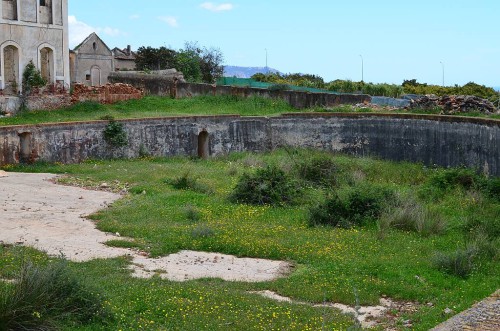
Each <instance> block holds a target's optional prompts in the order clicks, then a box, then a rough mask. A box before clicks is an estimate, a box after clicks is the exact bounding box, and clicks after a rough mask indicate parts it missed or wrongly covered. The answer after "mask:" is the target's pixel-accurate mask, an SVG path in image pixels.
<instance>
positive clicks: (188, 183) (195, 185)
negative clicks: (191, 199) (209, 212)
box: [166, 171, 212, 193]
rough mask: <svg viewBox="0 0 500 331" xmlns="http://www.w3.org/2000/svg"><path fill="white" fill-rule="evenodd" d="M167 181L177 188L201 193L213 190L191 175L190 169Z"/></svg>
mask: <svg viewBox="0 0 500 331" xmlns="http://www.w3.org/2000/svg"><path fill="white" fill-rule="evenodd" d="M166 182H167V183H168V184H170V185H172V187H173V188H175V189H176V190H191V191H195V192H199V193H210V192H211V191H212V190H211V189H210V188H209V187H208V186H206V185H204V184H201V183H199V182H198V179H197V178H196V177H193V176H191V174H190V172H189V171H186V172H185V173H184V174H182V176H179V177H176V178H173V179H167V180H166Z"/></svg>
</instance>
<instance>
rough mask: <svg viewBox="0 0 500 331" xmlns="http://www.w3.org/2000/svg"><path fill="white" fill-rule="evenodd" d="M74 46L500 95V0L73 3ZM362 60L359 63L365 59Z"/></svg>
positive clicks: (97, 0)
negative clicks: (182, 54)
mask: <svg viewBox="0 0 500 331" xmlns="http://www.w3.org/2000/svg"><path fill="white" fill-rule="evenodd" d="M69 15H70V46H72V47H73V46H75V45H76V44H78V43H79V42H80V41H82V40H83V39H84V38H85V37H86V36H87V35H88V34H90V33H91V32H93V31H95V32H97V33H98V34H99V36H100V37H101V38H102V39H103V40H104V41H105V42H106V43H107V44H108V46H109V47H111V48H113V47H120V48H124V47H126V45H128V44H130V45H131V46H132V48H133V49H137V48H138V47H140V46H153V47H159V46H167V47H170V48H173V49H179V48H182V47H183V45H184V43H185V42H186V41H198V42H199V44H200V45H203V46H207V47H210V46H214V47H217V48H219V49H220V50H221V51H222V53H223V54H224V57H225V64H227V65H239V66H262V67H263V66H265V63H266V62H265V61H266V49H267V54H268V65H269V66H270V67H273V68H276V69H278V70H280V71H282V72H285V73H289V72H301V73H310V74H316V75H320V76H322V77H323V78H325V80H327V81H330V80H333V79H352V80H360V79H361V63H362V58H363V63H364V80H365V81H367V82H375V83H382V82H388V83H398V84H400V83H402V82H403V80H404V79H417V80H418V81H419V82H426V83H430V84H437V85H441V84H442V72H443V67H444V73H445V84H446V85H454V84H460V85H462V84H465V83H467V82H469V81H474V82H476V83H479V84H484V85H487V86H500V1H498V0H469V1H464V0H453V1H451V0H433V1H430V0H418V1H414V0H413V1H407V0H378V1H375V0H357V1H355V0H353V1H345V0H329V1H327V0H309V1H303V0H297V1H295V0H288V1H285V0H267V1H264V0H227V1H212V2H206V1H203V0H198V1H196V0H142V1H137V0H85V1H84V0H69ZM360 55H361V56H362V58H361V56H360Z"/></svg>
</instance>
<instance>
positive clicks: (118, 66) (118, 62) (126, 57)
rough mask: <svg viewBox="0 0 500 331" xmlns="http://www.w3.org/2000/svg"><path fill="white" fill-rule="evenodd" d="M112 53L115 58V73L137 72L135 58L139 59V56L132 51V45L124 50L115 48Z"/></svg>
mask: <svg viewBox="0 0 500 331" xmlns="http://www.w3.org/2000/svg"><path fill="white" fill-rule="evenodd" d="M112 52H113V56H114V57H115V71H133V70H135V58H136V57H137V54H136V53H135V52H134V51H132V49H131V47H130V45H128V46H127V48H124V49H119V48H118V47H115V48H113V49H112Z"/></svg>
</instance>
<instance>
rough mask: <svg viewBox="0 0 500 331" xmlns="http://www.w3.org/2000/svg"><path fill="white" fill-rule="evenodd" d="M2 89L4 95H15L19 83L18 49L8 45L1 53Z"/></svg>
mask: <svg viewBox="0 0 500 331" xmlns="http://www.w3.org/2000/svg"><path fill="white" fill-rule="evenodd" d="M2 61H3V62H2V66H1V67H2V76H3V84H2V85H3V86H1V88H3V89H4V90H5V91H4V93H6V94H17V92H18V91H19V89H20V82H19V49H18V48H17V47H16V46H14V45H8V46H6V47H5V48H4V49H3V52H2Z"/></svg>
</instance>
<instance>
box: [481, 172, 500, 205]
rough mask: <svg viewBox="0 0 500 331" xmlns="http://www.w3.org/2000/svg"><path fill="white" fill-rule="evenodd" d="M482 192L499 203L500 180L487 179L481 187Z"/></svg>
mask: <svg viewBox="0 0 500 331" xmlns="http://www.w3.org/2000/svg"><path fill="white" fill-rule="evenodd" d="M483 191H484V192H485V193H486V195H488V196H489V197H490V198H492V199H494V200H496V201H500V178H498V177H496V178H489V179H488V180H487V181H486V183H485V184H484V186H483Z"/></svg>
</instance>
